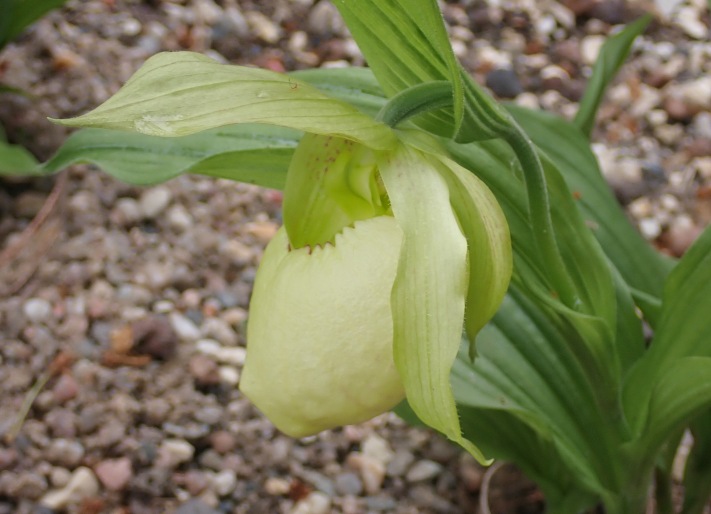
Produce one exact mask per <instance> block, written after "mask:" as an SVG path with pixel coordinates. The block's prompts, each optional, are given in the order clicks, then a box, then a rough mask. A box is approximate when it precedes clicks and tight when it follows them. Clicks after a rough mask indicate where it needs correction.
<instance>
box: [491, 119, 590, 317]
mask: <svg viewBox="0 0 711 514" xmlns="http://www.w3.org/2000/svg"><path fill="white" fill-rule="evenodd" d="M501 137H502V138H503V139H504V140H505V141H506V142H507V143H508V144H509V146H510V147H511V149H512V150H513V151H514V153H515V154H516V158H517V159H518V160H519V162H520V163H521V167H522V168H523V172H524V178H525V183H526V191H527V196H528V213H529V217H530V218H531V225H532V228H533V231H534V235H535V241H536V246H537V248H538V253H539V255H540V257H541V258H542V259H543V262H544V263H545V265H546V269H547V271H548V273H549V274H550V275H549V276H550V279H551V282H552V284H553V287H554V288H555V290H554V293H555V295H556V296H558V297H559V298H560V300H561V301H562V302H563V304H564V305H566V306H567V307H570V308H571V309H576V310H577V307H578V304H579V301H580V300H579V297H578V295H577V293H576V290H575V285H574V284H573V280H572V279H571V278H570V275H569V274H568V271H567V267H566V265H565V262H564V261H563V257H562V255H561V253H560V249H559V248H558V243H557V241H556V239H555V230H554V228H553V220H552V218H551V209H550V199H549V197H548V187H547V185H546V176H545V172H544V170H543V164H542V163H541V160H540V158H539V157H538V154H537V153H536V150H535V149H534V146H533V143H532V142H531V140H530V139H529V137H528V135H527V134H526V133H525V132H524V131H523V129H522V128H521V127H520V126H518V124H517V123H516V122H515V121H514V120H511V125H510V130H507V131H506V132H505V133H503V134H502V135H501Z"/></svg>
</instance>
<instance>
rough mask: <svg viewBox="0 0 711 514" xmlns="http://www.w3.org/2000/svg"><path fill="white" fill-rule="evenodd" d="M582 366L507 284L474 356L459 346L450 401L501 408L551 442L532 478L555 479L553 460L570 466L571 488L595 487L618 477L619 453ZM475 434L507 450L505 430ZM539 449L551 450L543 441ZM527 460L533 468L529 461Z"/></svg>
mask: <svg viewBox="0 0 711 514" xmlns="http://www.w3.org/2000/svg"><path fill="white" fill-rule="evenodd" d="M583 366H584V364H583V363H581V362H579V361H578V360H577V358H576V356H575V354H574V353H573V352H572V351H571V348H570V344H569V340H568V338H567V336H566V334H565V333H563V332H561V331H560V330H559V329H556V327H555V326H554V325H553V324H551V322H550V318H549V317H548V316H547V315H546V313H545V312H544V311H542V310H541V309H540V307H538V306H536V305H535V304H534V303H532V302H531V301H530V300H527V299H526V298H525V296H524V295H522V294H521V292H520V291H519V290H518V288H517V287H515V286H512V288H511V289H510V295H509V296H507V298H506V299H505V300H504V303H503V305H502V307H501V309H500V310H499V312H498V313H497V315H496V316H495V317H494V319H493V321H492V323H490V324H489V325H487V326H486V327H485V328H484V329H483V330H482V331H481V333H480V334H479V337H478V340H477V358H476V360H475V361H474V362H473V363H472V362H471V361H469V360H468V359H467V357H466V354H465V350H462V352H460V357H459V358H458V359H457V362H456V363H455V366H454V368H453V370H452V385H453V388H454V391H455V395H456V399H457V403H458V404H460V405H462V406H465V407H470V408H476V409H488V410H494V411H505V412H507V413H508V414H509V415H511V416H514V417H515V418H517V419H518V420H519V421H520V422H522V423H524V424H525V425H527V426H528V427H529V428H530V429H531V430H533V431H534V432H535V433H536V434H537V437H538V438H540V440H541V442H540V444H543V445H544V447H546V446H548V445H549V444H550V445H553V447H554V448H555V453H556V454H557V457H556V458H555V460H554V461H553V462H554V465H553V466H552V467H551V468H550V469H548V470H546V469H545V467H543V468H541V469H540V470H539V472H538V473H536V474H535V476H532V478H534V479H535V480H537V481H538V482H539V483H546V482H550V483H552V482H555V480H556V476H555V474H554V473H553V471H554V470H555V469H556V467H558V465H556V464H555V462H556V461H559V462H562V463H564V467H567V468H568V469H569V470H570V471H569V474H570V476H571V477H574V479H575V483H576V488H577V489H578V490H582V491H587V492H588V493H590V492H596V493H598V494H602V493H603V492H604V491H605V490H606V489H609V488H614V486H615V484H616V483H617V481H618V480H619V478H620V477H619V474H620V467H621V464H620V456H618V455H615V452H614V444H613V443H614V438H613V434H612V429H611V426H610V425H609V423H610V422H611V418H609V417H607V416H606V415H604V414H602V413H601V411H600V410H599V408H598V407H597V402H596V400H595V399H594V398H595V391H594V387H593V384H592V383H591V382H590V381H589V380H588V379H587V378H586V373H585V372H584V370H583ZM477 412H478V411H477ZM467 430H468V431H469V432H468V433H469V434H471V435H470V438H471V439H472V440H473V441H474V443H475V444H478V443H479V442H480V441H479V436H478V433H479V426H478V425H477V424H473V425H472V426H468V427H467ZM482 434H483V436H482V437H483V439H482V441H481V444H482V448H484V449H487V448H488V449H489V451H490V452H491V454H492V455H497V454H499V453H500V452H504V453H505V452H507V451H514V450H513V449H510V450H507V449H505V447H504V445H505V444H507V443H508V441H510V438H508V437H507V438H505V439H504V440H499V439H498V438H497V437H496V434H495V433H494V434H488V436H487V430H486V429H485V428H484V429H483V432H482ZM527 437H530V435H529V436H527ZM542 441H550V443H545V444H544V443H543V442H542ZM541 451H544V450H543V449H541ZM545 451H546V452H548V453H551V454H552V453H554V452H553V450H552V449H551V448H550V447H548V449H547V450H545ZM525 454H526V450H525V448H521V449H520V453H519V454H517V455H516V460H518V459H523V460H524V461H529V459H530V456H526V455H525ZM512 457H513V456H512ZM528 465H529V466H530V467H531V468H535V466H534V463H530V462H529V464H528ZM546 473H547V474H546Z"/></svg>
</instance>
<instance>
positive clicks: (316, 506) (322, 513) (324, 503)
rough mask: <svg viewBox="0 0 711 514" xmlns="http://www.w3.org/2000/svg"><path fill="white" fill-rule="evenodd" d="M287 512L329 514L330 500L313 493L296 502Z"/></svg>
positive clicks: (315, 492)
mask: <svg viewBox="0 0 711 514" xmlns="http://www.w3.org/2000/svg"><path fill="white" fill-rule="evenodd" d="M289 512H290V514H329V513H330V512H331V499H330V498H329V497H328V496H326V495H325V494H323V493H320V492H318V491H314V492H312V493H309V495H308V496H307V497H306V498H304V499H303V500H300V501H299V502H297V503H296V505H294V508H293V509H291V510H290V511H289Z"/></svg>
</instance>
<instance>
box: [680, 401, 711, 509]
mask: <svg viewBox="0 0 711 514" xmlns="http://www.w3.org/2000/svg"><path fill="white" fill-rule="evenodd" d="M691 433H692V435H693V437H694V444H693V446H692V447H691V451H690V452H689V456H688V458H687V461H686V467H685V469H684V508H683V510H682V514H702V513H703V511H704V509H705V508H706V506H707V505H708V502H709V498H711V410H707V411H706V412H704V413H703V414H702V415H701V416H699V417H697V418H696V419H695V420H694V421H693V423H692V424H691Z"/></svg>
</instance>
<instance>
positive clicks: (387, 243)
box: [240, 216, 404, 437]
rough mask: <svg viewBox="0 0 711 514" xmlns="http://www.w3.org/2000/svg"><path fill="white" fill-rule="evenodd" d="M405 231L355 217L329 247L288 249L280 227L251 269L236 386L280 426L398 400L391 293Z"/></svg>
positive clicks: (303, 424) (353, 419)
mask: <svg viewBox="0 0 711 514" xmlns="http://www.w3.org/2000/svg"><path fill="white" fill-rule="evenodd" d="M401 244H402V231H401V230H400V228H399V227H398V225H397V223H396V222H395V219H394V218H392V217H391V216H380V217H376V218H371V219H369V220H366V221H358V222H356V223H355V225H354V227H353V228H346V229H344V231H343V232H342V233H341V234H339V235H337V236H336V240H335V245H331V244H326V245H325V246H323V247H315V248H313V249H310V248H307V247H305V248H301V249H298V250H289V242H288V239H287V236H286V232H285V231H284V229H283V228H282V229H280V231H279V232H278V234H277V236H276V237H275V238H274V239H273V240H272V242H271V243H269V246H268V247H267V250H266V252H265V254H264V257H263V258H262V263H261V266H260V268H259V272H258V273H257V278H256V281H255V286H254V292H253V294H252V301H251V305H250V318H249V324H248V328H247V341H248V342H247V349H248V352H247V362H246V364H245V368H244V373H243V375H242V379H241V382H240V389H241V390H242V392H244V394H245V395H247V397H249V398H250V400H252V402H254V403H255V405H257V407H259V409H260V410H262V411H263V412H264V414H266V416H267V417H268V418H269V419H270V420H271V421H272V422H273V423H274V424H275V425H276V426H277V427H278V428H279V429H280V430H282V431H283V432H285V433H286V434H288V435H290V436H293V437H303V436H306V435H310V434H314V433H317V432H319V431H321V430H325V429H327V428H331V427H335V426H340V425H347V424H353V423H359V422H362V421H365V420H367V419H370V418H372V417H373V416H376V415H378V414H380V413H382V412H385V411H387V410H389V409H391V408H392V407H393V406H395V405H396V404H397V403H398V402H399V401H400V400H402V398H403V397H404V391H403V386H402V383H401V380H400V377H399V375H398V372H397V370H396V368H395V364H394V362H393V349H392V339H393V327H392V315H391V307H390V294H391V290H392V286H393V282H394V280H395V275H396V272H397V263H398V257H399V255H400V248H401Z"/></svg>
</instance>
